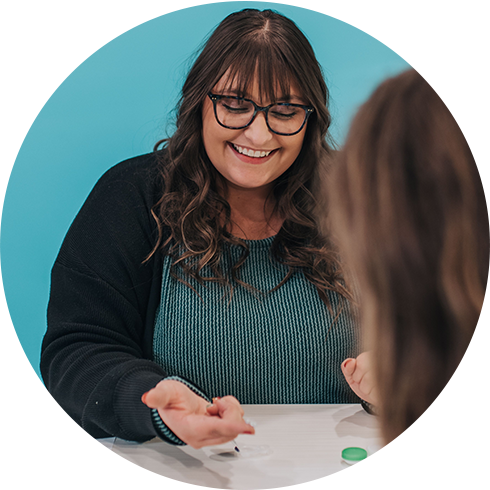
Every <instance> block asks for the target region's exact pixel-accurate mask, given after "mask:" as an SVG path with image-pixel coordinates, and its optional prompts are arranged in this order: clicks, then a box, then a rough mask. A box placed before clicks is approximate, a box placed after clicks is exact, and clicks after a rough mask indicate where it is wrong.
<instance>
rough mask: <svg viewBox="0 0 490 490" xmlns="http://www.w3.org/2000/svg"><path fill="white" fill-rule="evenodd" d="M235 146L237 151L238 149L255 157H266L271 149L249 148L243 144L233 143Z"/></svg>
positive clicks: (239, 151)
mask: <svg viewBox="0 0 490 490" xmlns="http://www.w3.org/2000/svg"><path fill="white" fill-rule="evenodd" d="M233 147H234V148H235V150H236V151H238V153H241V154H243V155H247V156H249V157H253V158H262V157H266V156H267V155H269V153H270V151H259V150H249V149H248V148H242V147H241V146H237V145H235V144H234V145H233ZM271 151H272V150H271Z"/></svg>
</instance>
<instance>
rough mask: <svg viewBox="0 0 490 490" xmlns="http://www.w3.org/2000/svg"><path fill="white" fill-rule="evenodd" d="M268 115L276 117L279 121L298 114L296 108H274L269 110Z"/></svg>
mask: <svg viewBox="0 0 490 490" xmlns="http://www.w3.org/2000/svg"><path fill="white" fill-rule="evenodd" d="M269 112H270V114H271V115H272V116H273V117H277V118H279V119H291V118H293V117H295V116H296V115H297V114H298V112H299V111H298V108H297V107H291V106H274V107H271V109H270V111H269Z"/></svg>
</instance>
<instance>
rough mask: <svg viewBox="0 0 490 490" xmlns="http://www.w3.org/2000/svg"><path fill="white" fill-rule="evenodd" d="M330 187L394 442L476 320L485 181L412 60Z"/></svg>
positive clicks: (446, 371) (433, 391)
mask: <svg viewBox="0 0 490 490" xmlns="http://www.w3.org/2000/svg"><path fill="white" fill-rule="evenodd" d="M325 192H326V193H328V196H329V198H328V204H329V206H330V210H331V218H332V224H333V227H334V231H335V233H336V236H337V237H338V240H339V244H340V246H341V250H342V254H343V256H344V257H345V259H346V263H347V264H348V265H349V269H350V270H351V271H352V274H353V275H354V276H355V278H356V280H357V283H358V285H359V290H360V295H361V301H360V303H361V319H362V325H363V329H364V330H365V332H366V334H367V336H366V339H365V340H366V341H367V345H366V347H367V348H368V349H370V350H371V351H372V353H373V361H374V372H375V379H376V382H377V388H378V393H379V399H380V401H379V405H380V406H379V409H380V413H381V421H382V432H383V436H384V439H385V441H386V442H389V441H391V440H393V439H394V438H396V437H397V436H398V435H399V434H401V433H402V432H403V431H404V430H405V429H406V428H407V427H409V426H410V425H411V424H412V423H413V422H414V421H415V420H416V419H417V418H418V417H419V416H420V415H421V414H422V413H423V412H424V411H425V410H426V409H427V408H428V407H429V405H431V403H432V402H433V401H434V400H435V399H436V397H437V396H438V395H439V393H440V392H441V391H442V389H443V388H444V386H445V385H446V383H447V382H448V381H449V379H450V378H451V376H452V374H453V373H454V371H455V370H456V368H457V366H458V364H459V362H460V361H461V359H462V357H463V355H464V353H465V351H466V349H467V347H468V344H469V342H470V340H471V337H472V335H473V332H474V329H475V327H476V324H477V321H478V317H479V315H480V310H481V307H482V304H483V298H484V293H485V288H486V284H487V276H488V263H489V225H488V213H487V206H486V202H485V195H484V191H483V187H482V183H481V180H480V176H479V174H478V169H477V167H476V164H475V161H474V159H473V156H472V154H471V151H470V148H469V147H468V144H467V142H466V140H465V138H464V136H463V133H462V132H461V130H460V129H459V127H458V125H457V123H456V121H455V120H454V118H453V117H452V115H451V113H450V112H449V110H448V108H447V107H446V106H445V105H444V103H443V102H442V100H441V99H440V98H439V96H438V95H437V94H436V93H435V92H434V90H433V89H432V88H431V87H430V86H429V84H428V83H427V82H426V81H425V80H424V79H423V78H422V77H421V76H420V75H419V74H418V73H417V72H416V71H414V70H409V71H407V72H405V73H403V74H401V75H399V76H397V77H395V78H393V79H389V80H388V81H386V82H385V83H383V84H382V85H381V86H380V87H379V88H378V89H377V90H376V91H375V92H374V94H373V95H372V97H371V98H370V99H369V101H368V102H367V103H366V104H365V105H364V106H363V107H362V108H361V109H360V111H359V113H358V114H357V116H356V118H355V119H354V122H353V125H352V127H351V130H350V133H349V136H348V138H347V142H346V144H345V147H344V149H343V151H342V152H341V153H340V157H339V158H338V160H337V162H336V164H335V169H334V171H333V172H332V174H331V180H330V181H329V182H328V185H327V187H326V190H325Z"/></svg>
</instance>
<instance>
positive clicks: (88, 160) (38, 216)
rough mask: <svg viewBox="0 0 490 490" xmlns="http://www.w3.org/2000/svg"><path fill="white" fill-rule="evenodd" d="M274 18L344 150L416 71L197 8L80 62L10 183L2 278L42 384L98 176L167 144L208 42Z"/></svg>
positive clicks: (331, 42)
mask: <svg viewBox="0 0 490 490" xmlns="http://www.w3.org/2000/svg"><path fill="white" fill-rule="evenodd" d="M246 7H249V8H250V7H252V8H258V9H264V8H271V9H274V10H277V11H279V12H280V13H282V14H284V15H286V16H287V17H290V18H291V19H292V20H294V21H295V22H296V24H297V25H298V26H299V27H300V29H302V30H303V32H304V33H305V34H306V36H307V37H308V39H309V40H310V42H311V44H312V46H313V48H314V50H315V52H316V55H317V58H318V60H319V61H320V63H321V65H322V67H323V69H324V72H325V76H326V80H327V84H328V86H329V88H330V93H331V111H332V115H333V120H334V123H333V127H332V134H333V136H334V138H335V139H336V140H337V142H338V143H340V144H341V143H342V141H343V139H344V137H345V135H346V132H347V129H348V125H349V122H350V120H351V118H352V115H353V114H354V113H355V111H356V110H357V108H358V106H359V105H360V104H361V103H362V102H364V100H366V98H367V97H368V96H369V95H370V93H371V92H372V90H373V89H374V88H375V87H376V86H377V85H378V84H379V83H380V82H381V81H382V80H383V79H385V78H386V77H388V76H392V75H395V74H397V73H399V72H400V71H403V70H405V69H407V68H409V65H408V64H407V63H406V62H405V61H404V60H403V59H401V58H400V57H399V56H398V55H397V54H396V53H394V52H393V51H391V50H390V49H389V48H387V47H386V46H385V45H384V44H382V43H380V42H379V41H377V40H376V39H374V38H372V37H371V36H369V35H367V34H366V33H364V32H362V31H360V30H358V29H356V28H354V27H352V26H350V25H349V24H346V23H344V22H341V21H339V20H337V19H334V18H332V17H328V16H326V15H324V14H320V13H318V12H314V11H311V10H306V9H301V8H298V7H293V6H288V5H282V4H277V3H266V2H226V3H216V4H208V5H201V6H197V7H192V8H188V9H184V10H180V11H177V12H173V13H170V14H167V15H164V16H162V17H158V18H156V19H153V20H151V21H149V22H146V23H144V24H141V25H139V26H137V27H135V28H134V29H131V30H130V31H128V32H126V33H124V34H122V35H121V36H119V37H117V38H116V39H114V40H113V41H111V42H110V43H108V44H106V45H105V46H103V47H102V48H101V49H99V50H98V51H97V52H96V53H94V54H93V55H92V56H91V57H90V58H88V59H87V60H86V61H85V62H83V63H82V64H81V65H80V66H79V67H78V68H77V69H76V70H75V71H74V72H73V73H72V74H71V75H70V76H69V77H68V78H67V79H66V80H65V81H64V82H63V83H62V84H61V85H60V86H59V88H58V89H57V90H56V92H54V94H53V95H52V96H51V97H50V99H49V100H48V101H47V103H46V104H45V106H44V107H43V109H42V110H41V112H40V113H39V115H38V116H37V118H36V119H35V121H34V123H33V124H32V126H31V128H30V130H29V133H28V134H27V136H26V138H25V140H24V142H23V144H22V147H21V148H20V151H19V154H18V156H17V159H16V161H15V164H14V167H13V170H12V174H11V176H10V180H9V184H8V187H7V193H6V196H5V203H4V209H3V217H2V228H1V238H0V247H1V248H0V250H1V266H2V276H3V282H4V289H5V295H6V298H7V304H8V307H9V311H10V315H11V318H12V322H13V324H14V327H15V330H16V332H17V335H18V337H19V340H20V342H21V344H22V346H23V348H24V351H25V353H26V355H27V358H28V359H29V361H30V363H31V364H32V366H33V368H34V369H35V371H36V373H37V374H38V375H39V376H40V372H39V355H40V345H41V341H42V337H43V335H44V332H45V331H46V306H47V302H48V297H49V281H50V270H51V267H52V265H53V262H54V260H55V258H56V255H57V253H58V250H59V247H60V245H61V242H62V240H63V237H64V235H65V233H66V231H67V230H68V227H69V226H70V223H71V222H72V220H73V219H74V217H75V216H76V213H77V212H78V210H79V209H80V207H81V205H82V203H83V202H84V200H85V198H86V197H87V195H88V193H89V192H90V190H91V189H92V187H93V186H94V184H95V182H96V181H97V179H98V178H99V177H100V176H101V174H102V173H103V172H104V171H105V170H107V169H108V168H109V167H112V166H113V165H115V164H116V163H118V162H119V161H121V160H124V159H126V158H130V157H132V156H135V155H138V154H142V153H147V152H150V151H151V150H152V148H153V145H154V144H155V142H156V141H158V140H159V139H161V138H162V137H165V136H167V135H170V134H172V132H173V112H172V110H173V108H174V106H175V104H176V102H177V99H178V95H179V90H180V88H181V86H182V83H183V81H184V78H185V75H186V73H187V70H188V69H189V68H190V65H191V63H192V60H193V59H194V55H195V54H196V53H197V49H198V47H199V46H200V45H201V43H202V40H203V38H204V37H206V36H207V35H208V34H209V33H210V32H211V31H212V30H213V29H214V28H215V27H216V26H217V24H219V22H220V21H221V20H222V19H223V18H224V17H225V16H226V15H228V14H229V13H231V12H234V11H237V10H241V9H243V8H246Z"/></svg>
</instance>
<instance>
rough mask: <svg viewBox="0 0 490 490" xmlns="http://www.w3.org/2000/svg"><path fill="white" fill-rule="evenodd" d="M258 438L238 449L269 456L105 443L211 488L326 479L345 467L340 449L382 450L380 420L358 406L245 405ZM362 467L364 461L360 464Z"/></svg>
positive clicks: (227, 447) (243, 439) (226, 448)
mask: <svg viewBox="0 0 490 490" xmlns="http://www.w3.org/2000/svg"><path fill="white" fill-rule="evenodd" d="M243 409H244V411H245V416H246V417H248V418H250V419H252V420H253V421H254V422H255V423H256V427H255V432H256V433H255V435H253V436H249V435H241V436H239V437H238V438H237V439H236V442H237V444H238V446H239V447H240V446H242V447H243V446H266V447H268V449H269V451H270V454H269V455H267V456H261V457H255V458H244V457H240V456H239V455H235V453H234V452H233V444H232V443H229V444H224V445H220V446H212V447H206V448H203V449H193V448H191V447H188V446H181V447H176V446H172V445H169V444H167V443H165V442H162V441H161V440H159V439H153V440H151V441H148V442H145V443H144V444H138V443H133V442H128V441H124V440H121V439H117V438H116V439H106V440H101V442H102V443H103V444H104V445H106V446H107V447H109V448H110V449H111V450H112V451H114V452H115V453H117V454H119V455H120V456H122V457H123V458H126V459H127V460H129V461H131V462H133V463H135V464H137V465H139V466H141V467H143V468H146V469H148V470H150V471H153V472H155V473H158V474H160V475H163V476H166V477H168V478H173V479H174V480H178V481H182V482H186V483H192V484H196V485H201V486H207V487H213V488H234V489H259V488H275V487H284V486H288V485H295V484H298V483H305V482H308V481H311V480H316V479H318V478H322V477H325V476H327V475H330V474H332V473H335V472H337V471H339V470H342V469H344V468H346V467H348V466H347V465H346V463H345V462H343V461H342V460H341V452H342V449H344V448H346V447H351V446H357V447H363V448H364V449H366V450H367V451H368V454H372V453H373V452H374V451H376V450H377V449H379V448H380V447H381V439H380V437H379V432H378V421H377V418H376V417H374V416H372V415H368V414H367V413H366V412H365V411H364V410H363V409H362V407H361V406H360V405H243ZM361 464H362V463H361Z"/></svg>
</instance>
